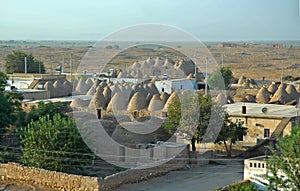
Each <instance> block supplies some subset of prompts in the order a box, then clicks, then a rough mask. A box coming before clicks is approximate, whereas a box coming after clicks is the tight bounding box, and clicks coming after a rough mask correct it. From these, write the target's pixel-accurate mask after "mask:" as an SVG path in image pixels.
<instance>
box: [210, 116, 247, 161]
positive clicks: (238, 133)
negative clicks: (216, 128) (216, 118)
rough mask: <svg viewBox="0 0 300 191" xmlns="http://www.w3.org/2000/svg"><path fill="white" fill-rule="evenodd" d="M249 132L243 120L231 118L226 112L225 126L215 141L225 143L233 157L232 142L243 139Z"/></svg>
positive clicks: (229, 155)
mask: <svg viewBox="0 0 300 191" xmlns="http://www.w3.org/2000/svg"><path fill="white" fill-rule="evenodd" d="M246 134H247V128H246V127H243V122H242V121H239V120H235V121H234V120H233V119H229V117H228V115H227V114H226V116H225V119H224V124H223V127H222V129H221V131H220V133H219V135H218V137H217V139H216V140H215V143H223V144H224V146H225V149H226V152H227V156H228V157H231V150H232V144H235V143H236V141H238V140H239V139H242V138H243V136H245V135H246Z"/></svg>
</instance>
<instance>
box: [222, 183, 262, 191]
mask: <svg viewBox="0 0 300 191" xmlns="http://www.w3.org/2000/svg"><path fill="white" fill-rule="evenodd" d="M228 191H259V189H258V188H257V187H256V186H255V185H254V184H253V183H251V182H242V183H237V184H233V185H230V186H228Z"/></svg>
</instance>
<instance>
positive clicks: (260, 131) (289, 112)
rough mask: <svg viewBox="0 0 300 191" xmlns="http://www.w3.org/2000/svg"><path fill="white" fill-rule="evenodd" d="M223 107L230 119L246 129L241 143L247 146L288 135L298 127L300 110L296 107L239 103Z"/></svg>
mask: <svg viewBox="0 0 300 191" xmlns="http://www.w3.org/2000/svg"><path fill="white" fill-rule="evenodd" d="M224 107H225V108H226V110H227V112H228V114H229V116H230V118H232V119H237V120H242V121H243V122H244V126H245V127H247V128H248V133H247V135H246V136H244V137H243V140H241V142H242V143H244V144H246V145H249V146H252V145H255V144H257V143H258V142H259V141H260V140H263V139H270V138H274V139H276V138H278V137H282V136H285V135H288V134H290V132H291V129H292V128H293V127H296V126H299V125H300V108H297V107H296V106H288V105H277V104H259V103H243V102H240V103H234V104H227V105H225V106H224Z"/></svg>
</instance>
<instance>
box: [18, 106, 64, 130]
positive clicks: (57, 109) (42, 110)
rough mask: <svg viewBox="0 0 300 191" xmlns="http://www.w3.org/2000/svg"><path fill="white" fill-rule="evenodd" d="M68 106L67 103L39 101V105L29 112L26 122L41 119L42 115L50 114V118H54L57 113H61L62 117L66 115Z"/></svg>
mask: <svg viewBox="0 0 300 191" xmlns="http://www.w3.org/2000/svg"><path fill="white" fill-rule="evenodd" d="M66 112H67V106H66V104H65V103H53V102H49V103H45V102H43V101H41V102H39V103H38V106H37V107H32V108H31V110H30V112H29V113H28V114H27V116H26V119H25V124H24V125H27V123H29V122H31V121H36V120H39V118H40V117H41V116H46V115H49V117H50V119H53V116H54V115H55V114H58V113H59V114H60V115H61V116H62V117H66Z"/></svg>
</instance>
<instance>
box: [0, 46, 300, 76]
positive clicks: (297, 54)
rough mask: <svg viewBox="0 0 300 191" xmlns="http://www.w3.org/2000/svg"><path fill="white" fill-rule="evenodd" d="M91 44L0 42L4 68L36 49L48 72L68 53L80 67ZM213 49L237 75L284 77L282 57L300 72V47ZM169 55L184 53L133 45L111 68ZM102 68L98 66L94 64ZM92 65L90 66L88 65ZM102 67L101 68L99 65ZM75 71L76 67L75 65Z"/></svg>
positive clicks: (287, 67) (289, 69) (288, 69)
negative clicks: (13, 55) (18, 54)
mask: <svg viewBox="0 0 300 191" xmlns="http://www.w3.org/2000/svg"><path fill="white" fill-rule="evenodd" d="M89 47H90V46H89V45H81V46H72V45H70V46H56V45H55V44H54V45H51V46H43V45H40V46H36V45H35V46H30V45H28V46H27V45H26V46H24V45H23V46H19V45H18V46H0V70H4V63H5V60H4V58H5V56H6V55H7V54H9V53H10V52H12V51H13V50H20V51H24V52H26V53H32V54H33V55H34V56H35V57H36V58H37V59H39V60H42V61H43V62H44V63H45V66H46V70H47V72H48V73H51V72H54V69H55V67H56V66H58V65H60V64H61V63H62V57H63V55H65V72H69V71H70V66H69V56H70V54H72V60H73V66H74V68H76V67H77V66H78V65H79V64H80V61H81V59H82V58H83V57H84V55H85V54H86V52H87V51H88V50H89ZM181 49H182V50H187V51H193V50H194V49H193V48H192V47H184V46H183V47H182V48H181ZM209 50H210V52H211V53H212V55H213V57H214V58H215V60H216V62H217V63H218V64H221V55H222V54H224V55H225V56H224V61H225V66H228V67H230V68H231V69H232V71H233V73H234V76H235V77H237V78H238V77H239V76H241V75H244V76H246V77H247V78H254V79H262V77H263V76H264V77H265V79H266V80H272V81H274V80H276V81H278V80H280V77H281V69H282V60H283V62H284V74H283V75H284V76H288V75H290V76H293V77H299V76H300V74H299V73H300V48H297V47H295V48H293V49H288V48H271V47H262V46H252V47H230V48H210V49H209ZM109 51H110V52H111V53H112V54H113V53H117V51H116V50H109ZM149 56H150V57H153V58H155V57H157V56H160V57H163V58H165V57H169V58H172V59H174V60H176V59H178V58H182V57H184V55H182V54H181V53H179V52H175V51H173V50H172V49H169V48H166V49H163V50H160V49H157V50H155V51H154V50H153V49H147V48H143V49H138V48H132V49H130V50H127V51H123V52H121V53H120V54H119V55H117V56H116V57H114V58H113V59H112V60H111V61H110V64H109V65H107V67H106V68H105V69H107V68H117V69H120V68H121V69H124V67H126V66H127V65H129V64H132V63H133V62H134V61H136V60H144V59H147V58H148V57H149ZM91 68H93V69H94V70H98V69H97V68H95V67H94V66H93V67H91ZM86 69H87V70H88V69H89V68H88V66H87V68H86ZM99 70H101V69H100V68H99ZM73 71H75V69H73Z"/></svg>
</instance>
